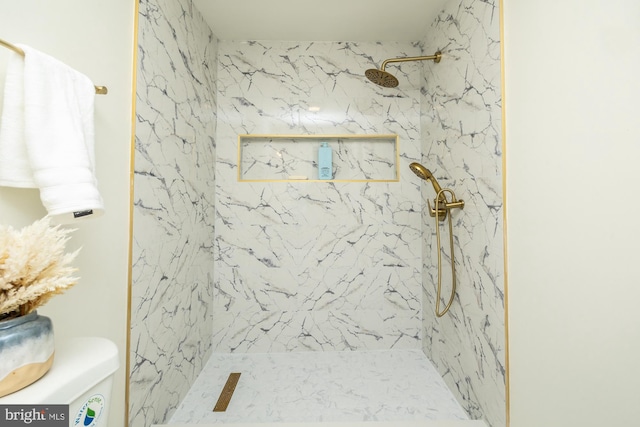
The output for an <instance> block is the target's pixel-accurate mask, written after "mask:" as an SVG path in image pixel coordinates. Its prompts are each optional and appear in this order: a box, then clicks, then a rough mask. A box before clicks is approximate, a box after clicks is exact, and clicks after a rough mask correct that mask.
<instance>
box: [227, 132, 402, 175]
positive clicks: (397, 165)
mask: <svg viewBox="0 0 640 427" xmlns="http://www.w3.org/2000/svg"><path fill="white" fill-rule="evenodd" d="M249 139H310V140H322V139H363V140H364V139H380V140H382V139H386V140H391V139H393V140H394V141H395V142H394V144H395V159H394V160H395V169H396V174H395V175H396V177H395V178H394V179H273V178H272V179H246V178H242V168H241V165H242V142H243V141H246V140H249ZM237 145H238V154H237V157H238V161H237V166H238V174H237V180H238V182H399V181H400V137H399V136H398V135H397V134H371V135H368V134H346V135H342V134H324V135H320V134H318V135H307V134H305V135H296V134H241V135H238V143H237Z"/></svg>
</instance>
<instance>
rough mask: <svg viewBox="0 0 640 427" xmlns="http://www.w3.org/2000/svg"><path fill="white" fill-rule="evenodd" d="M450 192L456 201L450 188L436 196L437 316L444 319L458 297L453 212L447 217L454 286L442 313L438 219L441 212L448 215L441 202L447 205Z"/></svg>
mask: <svg viewBox="0 0 640 427" xmlns="http://www.w3.org/2000/svg"><path fill="white" fill-rule="evenodd" d="M446 191H448V192H449V193H450V194H451V197H453V199H454V200H455V198H456V195H455V194H454V193H453V191H451V190H449V189H448V188H444V189H442V190H440V191H438V194H437V195H436V199H435V202H434V204H435V210H436V214H435V220H436V240H437V243H438V291H437V295H436V316H438V317H442V316H444V315H445V314H446V313H447V311H449V308H451V304H453V299H454V298H455V296H456V267H455V259H454V255H453V225H452V224H451V212H449V215H447V216H448V217H449V246H450V247H451V281H452V286H451V295H450V297H449V302H448V303H447V306H446V307H445V308H444V310H443V311H440V294H441V293H442V254H441V252H442V251H441V250H440V225H439V224H438V222H439V219H438V217H439V216H440V212H442V213H443V214H446V212H447V209H446V208H444V209H443V210H440V203H441V200H444V201H445V203H446V199H447V198H446V196H445V195H444V193H445V192H446ZM443 204H444V203H443Z"/></svg>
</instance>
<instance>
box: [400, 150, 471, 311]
mask: <svg viewBox="0 0 640 427" xmlns="http://www.w3.org/2000/svg"><path fill="white" fill-rule="evenodd" d="M409 169H411V171H412V172H413V173H415V174H416V175H418V177H420V178H421V179H424V180H425V181H430V182H431V185H433V189H434V190H435V191H436V198H435V199H434V200H433V204H434V208H433V209H432V208H431V204H429V214H430V215H431V216H433V217H435V218H436V220H435V221H436V240H437V245H438V249H437V252H438V288H437V291H436V316H437V317H442V316H444V315H445V313H446V312H447V311H449V308H451V304H453V300H454V298H455V296H456V267H455V257H454V253H453V225H452V221H451V215H449V246H450V248H451V294H450V295H449V302H448V303H447V305H446V306H445V308H444V309H443V310H440V299H441V294H442V255H441V253H440V252H441V251H440V227H439V225H438V220H440V221H444V219H445V217H446V216H447V212H449V210H450V209H453V208H460V209H462V208H463V207H464V201H462V200H456V195H455V193H454V192H453V190H450V189H448V188H445V189H442V187H440V184H438V181H437V180H436V178H435V177H434V176H433V174H432V173H431V171H430V170H429V169H427V168H425V167H424V166H422V165H421V164H420V163H415V162H414V163H411V164H410V165H409ZM445 193H449V194H450V195H451V202H449V201H448V200H447V196H446V195H445ZM427 202H428V201H427Z"/></svg>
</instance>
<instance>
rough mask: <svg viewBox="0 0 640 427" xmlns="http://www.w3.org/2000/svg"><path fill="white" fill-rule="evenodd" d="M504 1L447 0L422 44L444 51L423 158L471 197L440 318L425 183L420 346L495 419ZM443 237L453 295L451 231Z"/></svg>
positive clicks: (428, 99)
mask: <svg viewBox="0 0 640 427" xmlns="http://www.w3.org/2000/svg"><path fill="white" fill-rule="evenodd" d="M498 3H499V2H498V0H490V1H486V2H476V1H473V0H450V1H449V2H448V3H447V4H446V5H445V9H444V10H443V11H442V12H441V13H440V14H439V16H438V17H437V18H436V19H435V21H434V22H433V23H432V25H431V26H430V29H429V33H428V35H427V37H426V38H425V40H424V43H423V49H424V50H427V51H431V50H437V49H439V50H442V52H443V58H442V61H441V62H440V63H439V64H438V66H433V67H432V66H424V67H423V73H424V78H423V85H422V90H421V120H420V125H421V148H422V163H423V164H424V165H425V166H426V167H427V168H429V169H430V170H431V171H432V172H433V173H434V175H435V177H436V178H437V179H438V181H439V182H440V184H441V186H442V187H443V188H447V187H449V188H451V189H453V190H454V191H455V193H456V196H457V197H458V198H459V199H463V200H464V201H465V203H466V204H465V207H464V209H463V210H459V211H458V210H456V211H454V213H453V219H454V227H453V233H454V236H455V245H454V246H455V268H456V274H457V295H456V299H455V301H454V304H453V306H452V308H451V310H450V311H449V313H447V314H446V315H445V316H444V317H441V318H437V317H436V316H435V314H434V310H435V298H436V296H435V293H436V286H437V281H438V277H437V274H438V273H437V271H438V270H437V269H438V265H437V252H436V250H437V249H436V247H435V246H436V239H435V223H434V220H433V218H431V217H430V216H429V214H428V212H427V209H426V201H427V200H428V199H431V200H433V198H434V196H435V194H434V193H433V189H432V188H431V187H430V186H427V185H423V186H422V187H423V189H422V201H423V209H422V235H423V239H422V241H423V243H422V250H423V255H422V256H423V262H422V272H423V275H422V277H423V283H422V292H423V294H422V304H423V325H422V334H423V351H424V352H425V354H426V355H427V357H429V359H430V360H431V361H432V362H433V363H434V365H435V366H436V368H437V369H438V371H439V372H440V374H441V375H442V376H443V378H444V379H445V381H446V382H447V384H448V386H449V387H450V389H451V390H452V391H453V392H454V394H455V395H456V397H457V398H458V400H459V402H460V403H461V404H462V405H463V407H465V409H466V410H467V412H468V413H469V415H470V416H471V418H474V419H484V420H485V421H486V422H487V423H488V424H489V425H491V426H492V427H503V426H505V424H506V419H505V415H506V411H505V405H506V404H505V396H506V390H505V333H504V303H505V302H504V279H503V278H504V250H503V243H502V234H503V227H502V153H501V150H502V130H501V120H502V106H501V103H502V99H501V76H500V37H499V34H500V28H499V25H500V24H499V13H498V7H499V4H498ZM440 227H441V229H440V230H441V232H442V233H448V230H447V227H446V226H444V225H442V224H441V225H440ZM445 236H447V234H445ZM443 242H444V243H443V244H444V249H443V250H442V253H443V260H444V262H443V275H442V287H443V292H444V294H445V295H446V294H447V292H448V290H449V289H450V286H451V280H452V277H451V264H450V263H449V262H448V252H449V248H448V246H447V245H448V243H447V242H448V237H446V238H445V239H443ZM445 302H446V300H445Z"/></svg>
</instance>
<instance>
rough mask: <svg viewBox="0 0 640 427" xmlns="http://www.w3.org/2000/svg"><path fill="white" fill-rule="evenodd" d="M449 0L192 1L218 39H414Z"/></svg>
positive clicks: (417, 38) (420, 35) (418, 37)
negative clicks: (390, 0)
mask: <svg viewBox="0 0 640 427" xmlns="http://www.w3.org/2000/svg"><path fill="white" fill-rule="evenodd" d="M446 2H447V0H394V1H392V2H389V0H313V1H312V0H239V1H232V0H194V4H195V6H196V7H197V8H198V9H199V10H200V12H201V13H202V15H203V16H204V19H205V20H206V21H207V23H208V24H209V26H210V27H211V28H213V31H214V33H215V35H216V36H217V37H218V38H219V39H221V40H300V41H417V40H422V38H423V36H424V34H425V32H426V30H427V28H428V26H429V24H430V23H431V22H432V21H433V18H435V16H436V15H437V14H438V12H439V11H440V10H442V8H443V6H444V4H445V3H446Z"/></svg>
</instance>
